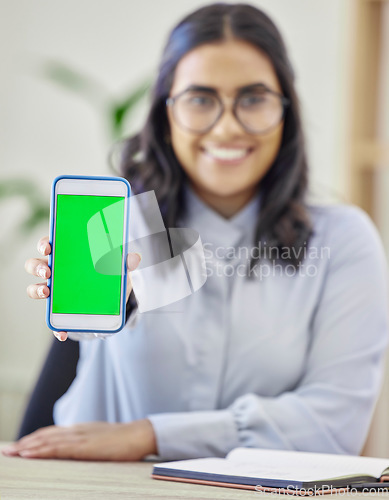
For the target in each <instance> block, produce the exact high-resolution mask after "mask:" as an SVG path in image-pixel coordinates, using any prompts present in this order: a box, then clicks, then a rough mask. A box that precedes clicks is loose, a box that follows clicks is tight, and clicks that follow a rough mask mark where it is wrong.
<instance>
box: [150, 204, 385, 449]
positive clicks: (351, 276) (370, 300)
mask: <svg viewBox="0 0 389 500" xmlns="http://www.w3.org/2000/svg"><path fill="white" fill-rule="evenodd" d="M329 237H330V241H331V250H332V251H331V256H330V259H329V263H328V268H327V274H326V277H325V280H324V283H323V287H322V290H321V295H320V298H319V301H318V303H317V305H316V310H315V311H314V312H313V314H312V325H311V344H310V347H309V355H308V359H307V365H306V369H305V372H304V374H303V376H302V378H301V380H300V382H299V384H298V386H297V387H296V388H295V389H294V390H293V391H290V392H285V393H283V394H281V395H279V396H277V397H262V396H260V395H258V394H246V395H243V396H241V397H240V398H238V399H237V400H235V401H234V402H233V404H232V405H231V406H230V407H229V408H227V409H223V410H215V411H204V412H188V413H165V414H155V415H150V416H149V417H148V418H149V419H150V421H151V423H152V425H153V427H154V430H155V433H156V438H157V444H158V450H159V454H160V456H161V457H163V458H164V459H184V458H195V457H206V456H224V455H226V454H227V453H228V452H229V451H230V450H231V449H232V448H234V447H236V446H245V447H258V448H272V449H290V450H301V451H315V452H323V453H347V454H357V453H359V452H360V451H361V448H362V446H363V444H364V441H365V439H366V436H367V432H368V429H369V425H370V421H371V417H372V413H373V410H374V406H375V403H376V400H377V397H378V394H379V390H380V386H381V381H382V375H383V370H384V355H385V349H386V346H387V337H388V317H387V310H388V300H387V269H386V262H385V257H384V253H383V250H382V245H381V242H380V239H379V237H378V234H377V231H376V230H375V228H374V226H373V224H372V223H371V221H370V219H369V218H368V217H367V216H366V214H364V213H363V212H362V211H361V210H359V209H356V208H351V207H350V208H348V209H346V213H345V216H344V217H342V220H341V221H337V223H336V224H333V228H332V229H331V234H330V235H329Z"/></svg>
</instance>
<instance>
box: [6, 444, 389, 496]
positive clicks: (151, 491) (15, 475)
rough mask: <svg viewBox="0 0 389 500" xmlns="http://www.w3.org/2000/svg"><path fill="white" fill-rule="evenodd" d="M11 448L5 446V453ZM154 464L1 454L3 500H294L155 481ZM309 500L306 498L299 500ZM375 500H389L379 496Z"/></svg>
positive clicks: (247, 492)
mask: <svg viewBox="0 0 389 500" xmlns="http://www.w3.org/2000/svg"><path fill="white" fill-rule="evenodd" d="M4 445H5V443H0V449H1V448H2V447H3V446H4ZM152 468H153V464H152V463H146V462H134V463H112V462H76V461H72V460H36V459H26V458H19V457H4V456H3V455H1V454H0V499H1V500H73V499H74V500H89V499H90V500H116V499H117V498H121V499H126V500H133V499H138V498H142V499H143V500H149V499H151V498H156V499H163V498H168V499H169V500H206V499H212V500H217V499H226V500H227V499H231V500H240V499H245V500H250V499H251V500H254V499H259V498H263V499H264V500H272V499H274V498H277V499H283V500H287V498H292V497H290V496H288V495H273V494H266V493H260V492H255V491H241V490H237V489H230V488H219V487H216V486H202V485H196V484H185V483H174V482H169V481H157V480H155V479H151V478H150V474H151V470H152ZM346 497H349V498H354V499H357V500H358V499H362V498H365V499H367V498H372V497H369V495H355V494H354V495H338V496H335V495H326V496H324V497H316V498H323V500H325V499H327V500H330V499H334V498H335V499H337V500H342V499H343V498H346ZM294 498H303V497H294ZM374 498H389V495H385V494H383V493H377V494H376V495H374Z"/></svg>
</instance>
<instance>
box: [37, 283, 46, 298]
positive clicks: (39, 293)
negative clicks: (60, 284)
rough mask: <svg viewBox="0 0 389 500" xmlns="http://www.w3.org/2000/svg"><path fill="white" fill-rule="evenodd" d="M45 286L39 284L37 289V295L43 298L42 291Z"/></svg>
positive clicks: (43, 293)
mask: <svg viewBox="0 0 389 500" xmlns="http://www.w3.org/2000/svg"><path fill="white" fill-rule="evenodd" d="M44 289H45V287H44V286H40V287H39V288H38V290H37V294H38V297H41V298H42V299H44V298H45V292H44Z"/></svg>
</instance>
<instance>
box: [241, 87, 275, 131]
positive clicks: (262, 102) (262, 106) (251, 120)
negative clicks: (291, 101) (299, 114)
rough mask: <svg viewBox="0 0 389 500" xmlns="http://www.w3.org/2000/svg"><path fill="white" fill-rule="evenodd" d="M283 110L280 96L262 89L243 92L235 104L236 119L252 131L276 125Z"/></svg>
mask: <svg viewBox="0 0 389 500" xmlns="http://www.w3.org/2000/svg"><path fill="white" fill-rule="evenodd" d="M283 111H284V108H283V105H282V102H281V99H280V97H279V96H278V95H276V94H273V93H271V92H268V91H266V90H264V89H251V90H249V91H247V92H244V93H243V94H241V95H240V96H239V98H238V100H237V104H236V116H237V118H238V120H239V121H240V122H241V124H242V125H243V126H244V128H246V129H247V130H249V131H251V132H253V133H260V132H265V131H267V130H270V129H272V128H273V127H275V126H276V125H278V123H279V122H280V121H281V119H282V115H283Z"/></svg>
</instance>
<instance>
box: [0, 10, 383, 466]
mask: <svg viewBox="0 0 389 500" xmlns="http://www.w3.org/2000/svg"><path fill="white" fill-rule="evenodd" d="M293 80H294V78H293V70H292V68H291V65H290V62H289V59H288V57H287V54H286V50H285V47H284V44H283V42H282V39H281V36H280V34H279V32H278V30H277V28H276V27H275V26H274V24H273V23H272V21H271V20H270V19H269V18H268V17H267V16H266V15H265V14H264V13H263V12H261V11H259V10H258V9H256V8H254V7H252V6H249V5H242V4H237V5H228V4H214V5H210V6H207V7H203V8H201V9H199V10H198V11H196V12H194V13H192V14H190V15H189V16H188V17H186V18H185V19H184V20H183V21H182V22H181V23H180V24H179V25H178V26H177V27H176V28H175V29H174V30H173V31H172V33H171V35H170V37H169V40H168V42H167V45H166V48H165V50H164V53H163V56H162V62H161V65H160V68H159V74H158V78H157V81H156V83H155V86H154V91H153V98H152V103H151V109H150V113H149V116H148V119H147V122H146V125H145V127H144V129H143V131H142V132H141V134H140V135H139V136H136V137H135V138H133V139H131V140H129V141H128V144H127V149H126V155H125V158H124V161H123V174H124V175H125V176H126V177H127V178H128V179H129V181H130V182H131V184H132V186H133V189H134V191H135V192H136V193H140V192H143V191H149V190H155V193H156V196H157V199H158V202H159V204H160V208H161V211H162V215H163V217H164V221H165V224H166V226H167V227H174V226H182V227H190V228H193V229H195V230H197V231H198V232H199V233H200V235H201V238H202V241H203V243H204V246H205V247H206V248H207V250H208V251H209V254H208V256H207V257H208V260H207V266H208V269H209V271H210V272H209V273H208V279H207V282H206V283H205V285H204V286H203V287H202V288H201V289H200V290H198V291H197V292H196V293H194V294H192V295H190V296H189V297H187V298H185V299H183V300H181V301H179V302H178V303H177V304H175V305H174V307H172V306H168V307H165V308H161V310H160V311H158V312H160V313H161V314H155V313H154V314H138V315H136V311H134V305H133V303H132V302H131V301H130V302H129V309H132V310H133V311H132V312H133V314H132V316H133V318H135V319H134V320H132V319H131V320H130V321H129V322H128V323H127V325H126V327H125V328H124V329H123V331H122V332H120V333H118V334H116V335H114V336H113V337H112V338H111V339H109V340H108V341H105V342H102V341H100V340H96V341H93V342H87V341H84V342H80V351H81V356H80V361H79V365H78V369H77V376H76V378H75V381H74V382H73V384H72V386H71V387H70V389H69V390H68V391H67V393H66V394H65V395H64V396H63V397H62V398H61V399H60V400H59V401H58V402H57V404H56V406H55V410H54V419H55V422H56V424H58V425H59V426H62V425H65V427H57V426H52V427H48V428H45V429H41V430H39V431H37V432H34V433H33V434H31V435H30V436H27V437H25V438H23V439H21V440H20V441H18V442H17V443H15V444H14V445H13V446H12V447H10V448H9V449H8V450H7V451H6V453H7V454H9V455H18V454H19V455H21V456H25V457H60V458H76V459H93V460H99V459H100V460H139V459H142V458H143V457H145V456H146V455H148V454H156V453H158V454H159V455H160V456H161V457H163V458H165V459H180V458H193V457H200V456H223V455H225V454H226V453H227V452H228V451H230V450H231V449H232V448H234V447H236V446H239V445H240V446H250V447H262V448H280V449H295V450H308V451H317V452H330V453H351V454H352V453H359V452H360V450H361V447H362V445H363V443H364V440H365V437H366V434H367V431H368V427H369V423H370V419H371V416H372V412H373V407H374V404H375V401H376V399H377V395H378V392H379V387H380V381H381V378H382V371H383V353H384V349H385V347H386V344H387V328H388V327H387V313H386V305H387V291H386V279H385V262H384V256H383V252H382V248H381V245H380V242H379V238H378V236H377V233H376V231H375V229H374V228H373V226H372V224H371V222H370V221H369V220H368V218H367V217H366V215H365V214H364V213H362V212H361V211H360V210H359V209H356V208H353V207H344V206H336V207H318V206H312V205H308V204H307V202H306V200H305V196H306V190H307V162H306V157H305V150H304V141H303V133H302V129H301V122H300V114H299V107H298V102H297V97H296V94H295V90H294V82H293ZM139 155H140V156H141V159H139ZM40 247H41V252H42V253H43V254H44V255H47V254H48V253H50V245H49V243H48V241H47V239H43V240H41V242H40ZM241 249H249V250H250V252H247V253H246V254H244V252H242V251H241ZM253 249H254V250H256V251H251V250H253ZM247 260H248V262H247ZM138 264H139V256H136V255H135V254H131V255H130V259H129V269H130V270H134V269H135V268H136V267H137V265H138ZM246 264H248V265H247V266H246ZM242 265H243V268H244V269H246V270H247V271H246V272H245V273H241V272H238V271H237V270H238V269H240V270H241V269H242ZM26 267H27V269H28V271H29V272H30V273H31V274H33V275H37V276H38V275H39V276H42V275H43V277H46V278H47V277H48V276H49V273H50V270H49V268H48V266H47V263H46V260H44V259H38V260H36V259H30V260H29V261H27V263H26ZM227 269H228V272H227ZM231 270H232V272H231ZM48 293H49V290H48V288H47V287H46V286H45V284H44V283H43V284H42V283H41V284H38V285H31V286H30V287H29V295H30V296H31V297H33V298H41V297H46V296H47V295H48ZM135 308H136V306H135ZM162 313H163V314H162ZM135 316H137V317H135ZM58 336H59V338H60V339H61V340H63V339H65V338H66V333H65V332H64V333H61V334H58Z"/></svg>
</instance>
